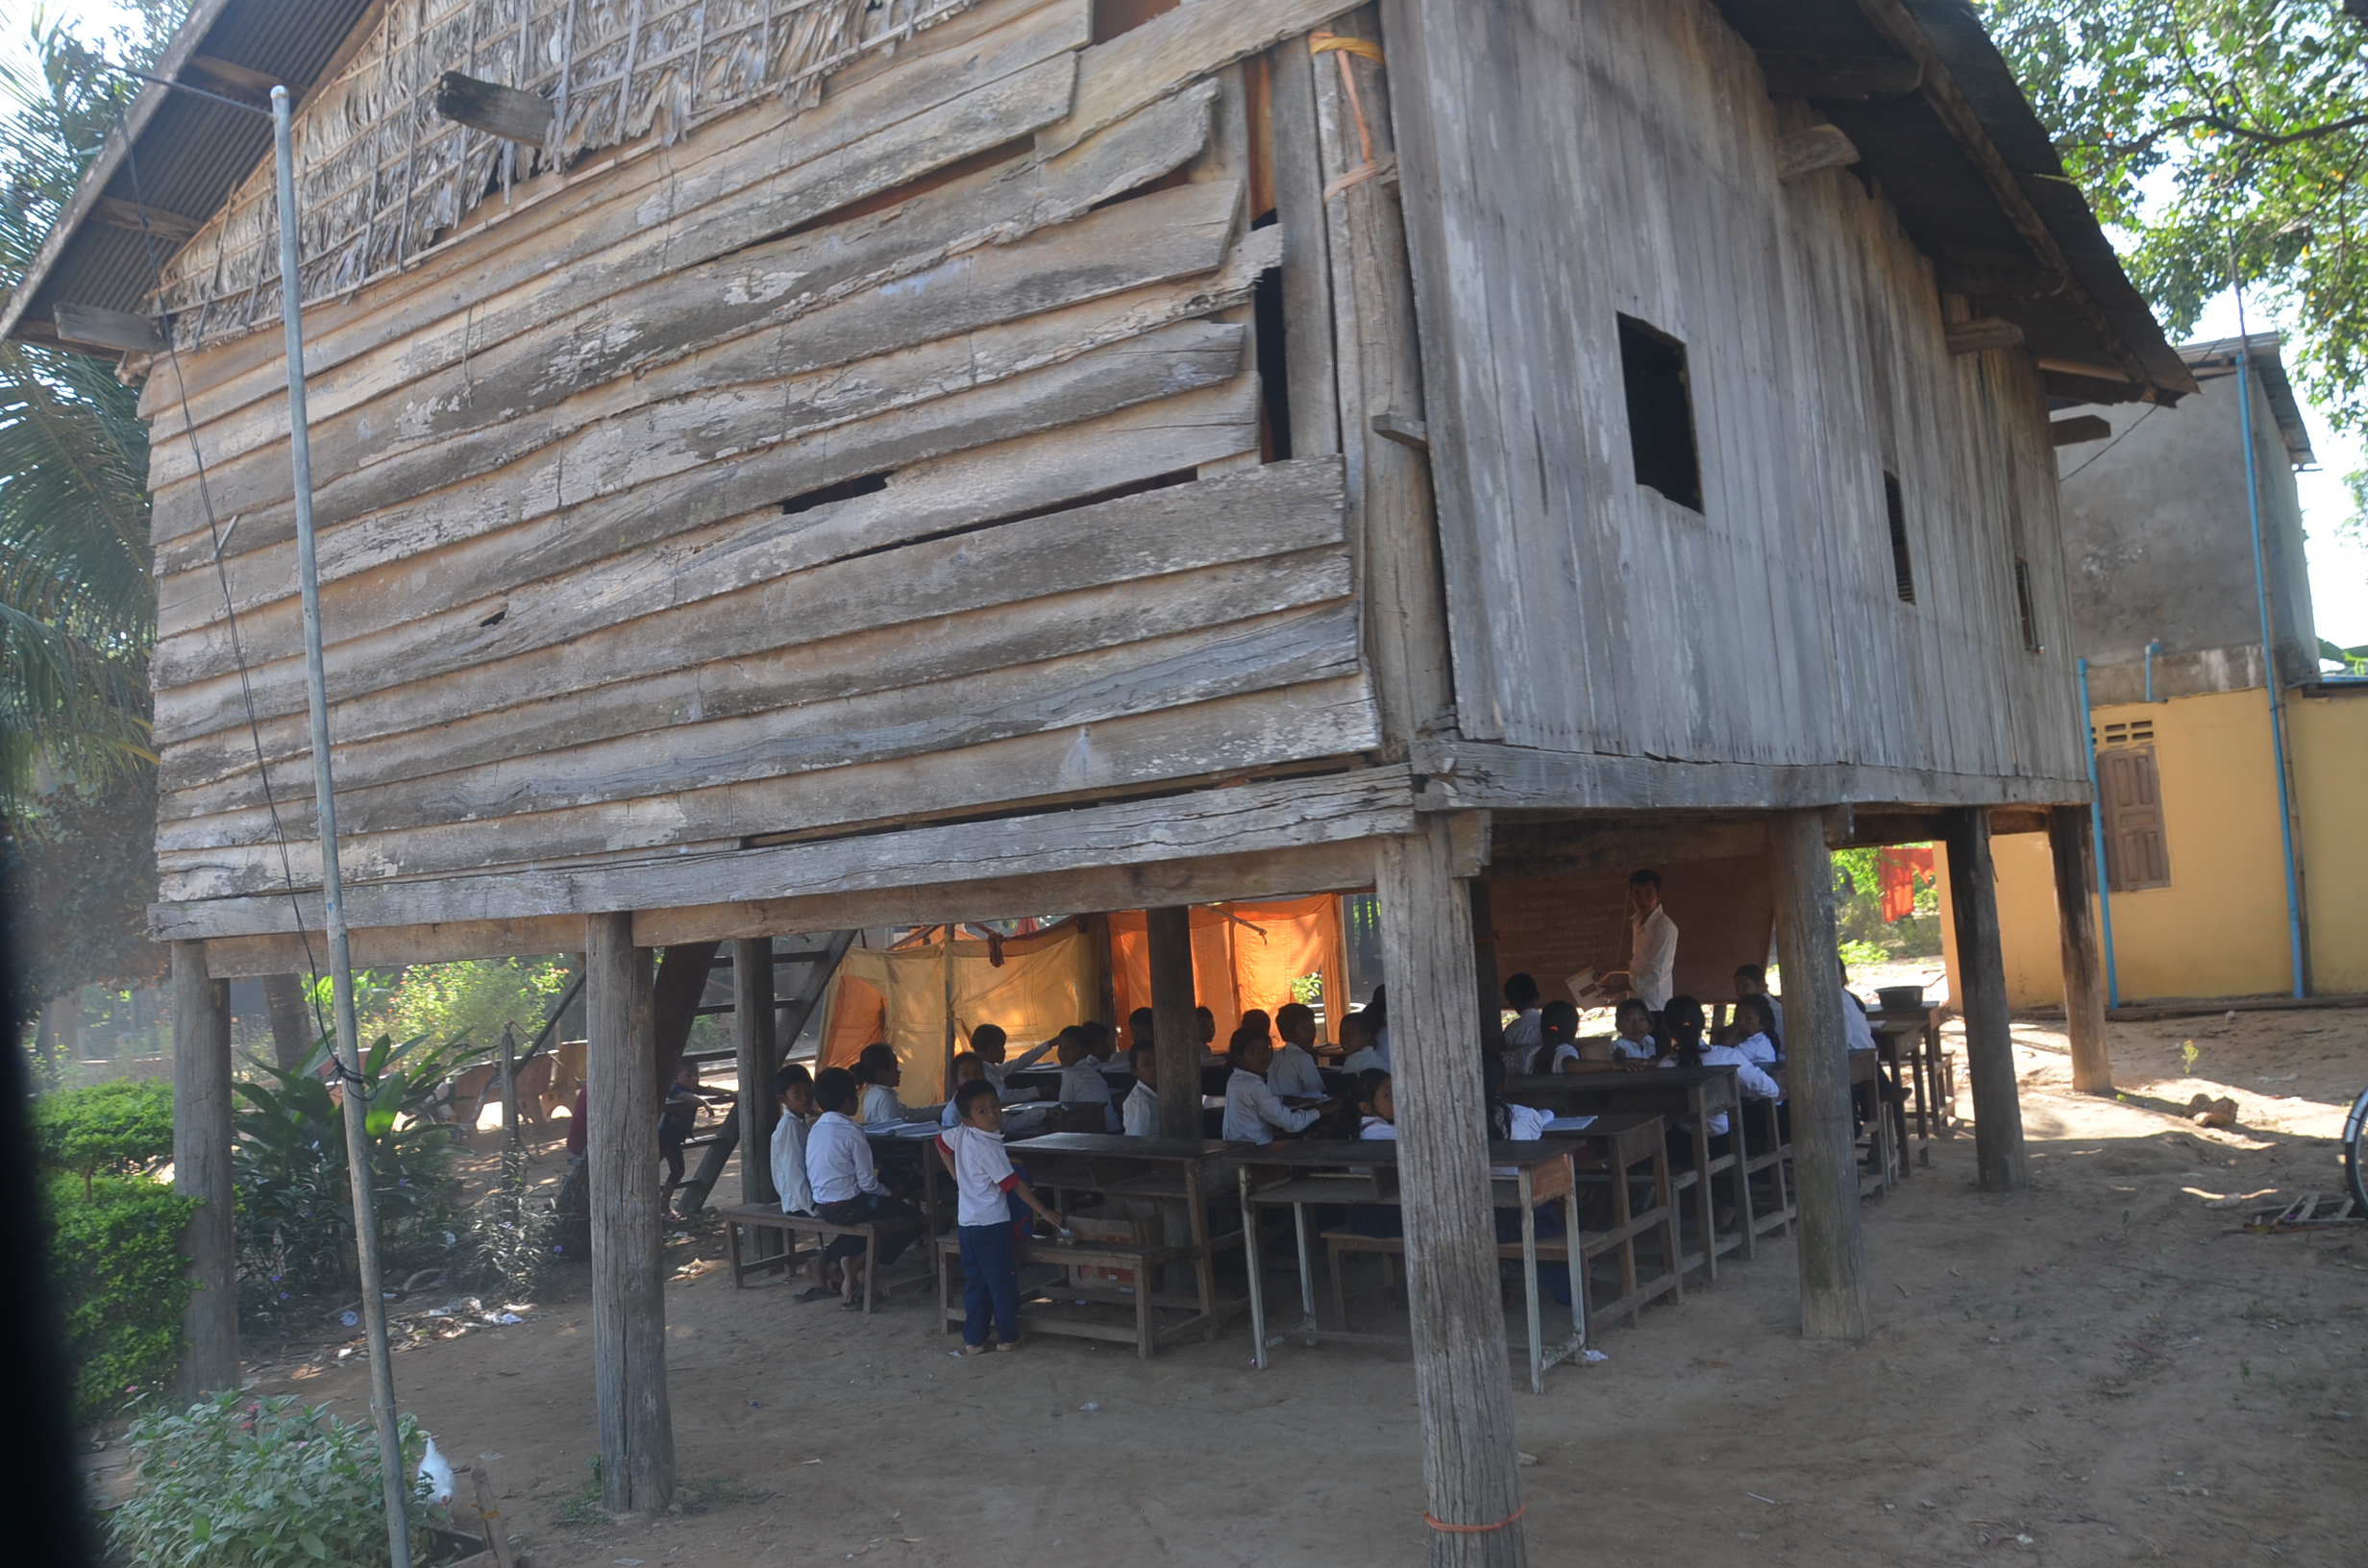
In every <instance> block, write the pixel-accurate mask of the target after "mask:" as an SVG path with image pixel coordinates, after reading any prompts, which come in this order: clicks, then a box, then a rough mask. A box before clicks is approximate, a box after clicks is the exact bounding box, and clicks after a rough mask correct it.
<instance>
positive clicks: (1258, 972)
mask: <svg viewBox="0 0 2368 1568" xmlns="http://www.w3.org/2000/svg"><path fill="white" fill-rule="evenodd" d="M1192 933H1193V989H1194V990H1195V991H1196V992H1197V993H1198V995H1199V1005H1201V1006H1202V1007H1205V1008H1207V1009H1208V1010H1209V1011H1210V1012H1212V1013H1214V1014H1216V1015H1217V1040H1216V1041H1215V1044H1216V1046H1217V1048H1218V1049H1219V1050H1223V1049H1224V1048H1225V1041H1227V1039H1229V1038H1230V1037H1231V1036H1232V1034H1233V1031H1234V1028H1235V1026H1236V1025H1238V1024H1239V1023H1240V1022H1241V1021H1242V1015H1243V1014H1244V1013H1245V1012H1246V1011H1247V1010H1248V1009H1250V1008H1253V1007H1256V1008H1264V1009H1265V1010H1266V1011H1267V1013H1268V1014H1269V1015H1271V1014H1272V1013H1273V1012H1274V1011H1275V1009H1277V1008H1279V1007H1281V1006H1282V1005H1283V1004H1284V1003H1286V1002H1289V1001H1291V1000H1293V996H1292V991H1291V983H1292V982H1293V981H1294V980H1296V979H1297V978H1298V977H1299V976H1301V975H1304V974H1320V975H1321V976H1323V995H1324V1000H1325V1004H1326V1005H1325V1007H1324V1008H1323V1009H1322V1011H1323V1013H1324V1015H1325V1019H1326V1021H1325V1025H1324V1033H1325V1034H1326V1036H1331V1035H1333V1034H1335V1033H1337V1031H1338V1029H1339V1020H1340V1017H1341V1016H1342V1015H1343V1014H1344V1013H1345V1012H1346V1011H1347V1005H1346V1001H1347V984H1348V952H1347V947H1346V944H1345V943H1344V940H1343V935H1342V930H1341V901H1340V897H1339V895H1338V894H1319V895H1317V896H1315V897H1311V898H1290V899H1281V900H1277V901H1275V902H1272V903H1262V904H1224V905H1221V906H1218V907H1214V908H1198V907H1196V908H1195V909H1194V910H1193V915H1192ZM1110 978H1111V982H1112V989H1113V990H1115V991H1116V992H1117V993H1118V1012H1119V1021H1120V1023H1121V1024H1122V1025H1123V1024H1124V1022H1125V1020H1126V1017H1127V1015H1129V1014H1131V1013H1132V1012H1134V1010H1135V1009H1136V1008H1139V1007H1148V1006H1150V1005H1151V955H1150V947H1149V932H1148V928H1147V920H1146V919H1145V917H1144V915H1143V912H1142V911H1141V910H1123V911H1121V912H1119V913H1117V914H1114V915H1112V916H1111V917H1110Z"/></svg>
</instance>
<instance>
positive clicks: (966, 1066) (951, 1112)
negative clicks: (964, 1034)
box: [937, 1036, 1003, 1127]
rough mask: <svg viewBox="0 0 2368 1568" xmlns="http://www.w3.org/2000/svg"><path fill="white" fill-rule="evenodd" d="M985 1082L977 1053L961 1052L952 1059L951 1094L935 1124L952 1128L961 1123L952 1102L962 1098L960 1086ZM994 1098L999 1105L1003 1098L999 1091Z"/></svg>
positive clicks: (959, 1115)
mask: <svg viewBox="0 0 2368 1568" xmlns="http://www.w3.org/2000/svg"><path fill="white" fill-rule="evenodd" d="M972 1038H974V1039H975V1038H976V1037H975V1036H973V1037H972ZM986 1082H987V1065H986V1064H985V1063H984V1062H981V1061H980V1060H979V1059H978V1053H977V1052H975V1051H963V1052H961V1053H960V1054H958V1055H957V1056H955V1057H954V1059H953V1092H952V1093H950V1094H949V1095H947V1096H946V1109H945V1110H943V1111H940V1112H939V1113H938V1114H937V1124H938V1125H939V1126H940V1127H952V1126H955V1125H957V1124H958V1123H959V1122H960V1121H961V1119H962V1116H961V1113H960V1111H959V1109H958V1108H957V1107H956V1105H955V1104H954V1102H955V1101H957V1100H959V1099H960V1098H961V1097H962V1086H963V1085H964V1084H984V1083H986ZM989 1087H990V1088H992V1087H993V1086H992V1085H990V1086H989ZM995 1098H996V1103H997V1104H1001V1103H1002V1098H1003V1096H1002V1094H1001V1093H1000V1091H998V1093H997V1094H996V1096H995Z"/></svg>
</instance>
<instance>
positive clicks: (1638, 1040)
mask: <svg viewBox="0 0 2368 1568" xmlns="http://www.w3.org/2000/svg"><path fill="white" fill-rule="evenodd" d="M1612 1027H1613V1028H1614V1029H1615V1030H1616V1031H1618V1034H1617V1038H1616V1039H1615V1040H1614V1041H1612V1060H1613V1061H1615V1062H1650V1061H1651V1060H1653V1058H1655V1057H1657V1056H1659V1055H1660V1054H1661V1041H1657V1040H1655V1039H1654V1038H1653V1033H1652V1031H1653V1010H1652V1009H1651V1008H1649V1007H1646V1006H1645V1005H1644V1000H1643V998H1642V997H1640V996H1631V997H1629V998H1628V999H1627V1000H1626V1001H1623V1002H1621V1003H1620V1004H1619V1010H1618V1011H1617V1012H1616V1013H1615V1014H1613V1015H1612Z"/></svg>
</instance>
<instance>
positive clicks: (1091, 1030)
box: [1077, 1018, 1119, 1067]
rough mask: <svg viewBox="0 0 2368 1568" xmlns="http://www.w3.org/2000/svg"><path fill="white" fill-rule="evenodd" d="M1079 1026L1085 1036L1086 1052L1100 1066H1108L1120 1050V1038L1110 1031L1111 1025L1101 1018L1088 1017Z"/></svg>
mask: <svg viewBox="0 0 2368 1568" xmlns="http://www.w3.org/2000/svg"><path fill="white" fill-rule="evenodd" d="M1077 1028H1078V1029H1079V1031H1081V1032H1082V1033H1083V1034H1084V1036H1085V1051H1086V1054H1087V1055H1088V1056H1090V1057H1092V1058H1093V1059H1094V1061H1095V1063H1096V1064H1097V1065H1098V1066H1105V1067H1106V1066H1109V1065H1110V1059H1111V1058H1112V1057H1114V1056H1116V1055H1118V1050H1119V1047H1118V1038H1117V1037H1116V1036H1114V1035H1112V1034H1111V1033H1110V1026H1109V1025H1108V1024H1106V1023H1104V1022H1102V1021H1101V1019H1099V1018H1088V1019H1086V1020H1085V1021H1084V1022H1083V1023H1080V1024H1079V1025H1077Z"/></svg>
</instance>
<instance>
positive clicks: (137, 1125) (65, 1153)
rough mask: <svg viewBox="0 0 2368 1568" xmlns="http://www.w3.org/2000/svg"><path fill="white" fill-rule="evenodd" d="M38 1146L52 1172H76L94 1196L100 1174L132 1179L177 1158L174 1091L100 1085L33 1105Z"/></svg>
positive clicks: (145, 1086)
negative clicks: (93, 1181)
mask: <svg viewBox="0 0 2368 1568" xmlns="http://www.w3.org/2000/svg"><path fill="white" fill-rule="evenodd" d="M33 1137H34V1146H35V1149H36V1150H37V1156H38V1158H39V1159H40V1161H41V1163H42V1164H45V1165H47V1166H48V1167H49V1168H50V1169H52V1170H61V1171H73V1172H74V1173H76V1174H77V1175H79V1176H81V1177H82V1179H83V1188H84V1190H85V1191H86V1192H87V1191H88V1190H89V1188H90V1179H91V1177H92V1176H93V1175H95V1174H96V1173H98V1172H99V1171H102V1170H105V1171H112V1172H115V1173H116V1174H118V1175H129V1174H131V1173H132V1172H135V1171H141V1170H147V1169H150V1168H152V1167H153V1166H155V1165H156V1164H158V1163H159V1162H160V1161H164V1160H169V1159H171V1158H172V1154H173V1086H172V1085H171V1084H169V1083H161V1082H149V1083H128V1082H118V1083H111V1084H95V1085H93V1086H91V1087H90V1088H88V1089H62V1090H56V1091H55V1092H53V1093H49V1094H44V1095H42V1096H41V1097H40V1098H39V1099H37V1100H36V1101H34V1102H33Z"/></svg>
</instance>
